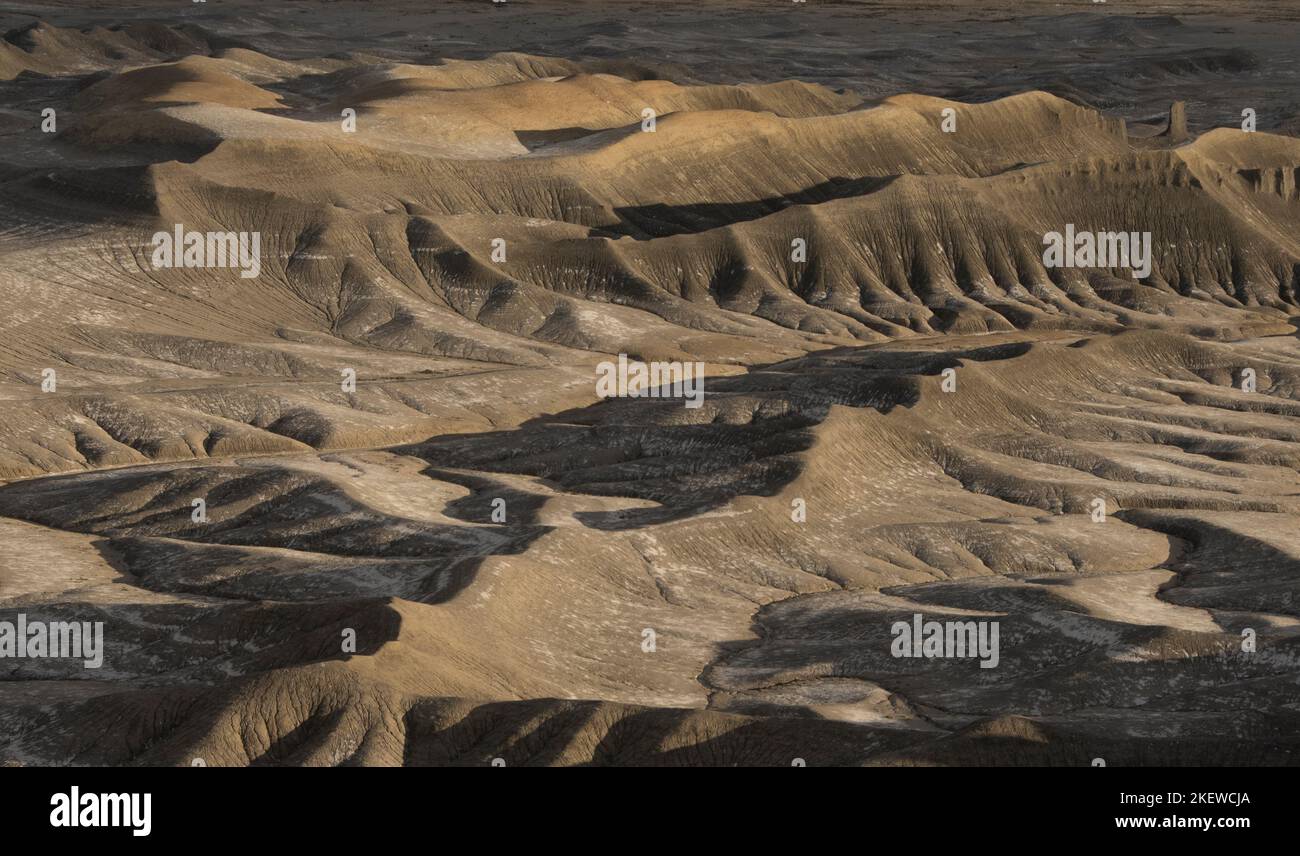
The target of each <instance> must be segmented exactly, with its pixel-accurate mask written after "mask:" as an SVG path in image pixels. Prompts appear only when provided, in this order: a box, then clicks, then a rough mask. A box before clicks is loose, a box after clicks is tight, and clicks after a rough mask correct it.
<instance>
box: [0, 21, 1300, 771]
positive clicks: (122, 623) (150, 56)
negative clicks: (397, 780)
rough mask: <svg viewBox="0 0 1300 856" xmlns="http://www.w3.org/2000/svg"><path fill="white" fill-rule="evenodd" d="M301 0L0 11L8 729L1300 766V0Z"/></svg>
mask: <svg viewBox="0 0 1300 856" xmlns="http://www.w3.org/2000/svg"><path fill="white" fill-rule="evenodd" d="M169 5H170V6H173V7H174V6H175V4H169ZM207 5H215V4H207ZM291 5H293V6H294V7H295V8H294V9H292V10H284V11H277V12H273V11H271V10H268V9H266V8H262V9H260V10H258V9H254V8H247V7H245V11H247V13H248V14H238V15H237V14H236V13H237V12H238V11H239V9H232V8H225V9H220V8H218V9H213V10H206V9H180V10H178V9H175V8H171V9H169V10H162V11H160V10H159V9H156V8H151V7H150V4H140V5H139V6H126V7H124V8H123V9H122V10H118V11H116V12H109V11H105V10H88V9H85V8H81V7H80V6H79V5H77V6H65V5H63V4H57V3H47V4H29V5H28V6H27V7H23V6H21V5H20V7H19V8H18V10H17V11H16V12H5V13H4V14H3V15H0V22H3V23H4V24H5V25H6V26H12V27H13V29H11V30H10V31H9V32H8V34H7V35H6V36H5V37H4V40H3V41H0V305H3V312H2V313H0V479H2V480H3V482H0V620H13V617H14V616H15V615H16V614H18V613H23V614H25V615H26V616H27V617H28V618H29V619H33V620H35V619H40V620H43V621H56V620H67V621H85V622H96V621H100V622H103V625H104V640H105V650H104V662H103V665H102V666H101V667H100V668H98V669H86V668H84V667H83V665H82V663H81V661H80V660H75V659H60V658H41V659H38V658H27V659H20V658H9V659H0V763H8V764H22V765H31V764H54V765H63V764H180V765H188V764H190V763H192V762H193V759H196V758H202V759H203V760H204V762H205V763H207V764H209V765H248V764H294V765H296V764H415V765H432V764H456V765H486V764H490V763H492V761H493V759H496V758H500V759H504V761H505V763H506V764H507V765H510V766H518V765H530V764H559V765H569V764H611V765H628V764H682V765H688V764H707V765H729V764H774V765H780V766H789V765H790V764H791V763H794V760H795V759H804V761H805V762H806V763H807V764H809V765H830V764H853V765H860V764H1067V765H1083V766H1086V765H1088V764H1090V763H1092V761H1093V759H1095V758H1102V759H1105V761H1106V763H1107V764H1110V765H1132V764H1152V763H1172V764H1295V763H1300V598H1297V594H1296V592H1297V590H1298V589H1300V529H1298V527H1297V524H1300V347H1298V346H1297V326H1296V324H1295V323H1294V320H1295V316H1297V315H1300V309H1298V308H1297V304H1298V301H1300V296H1298V295H1297V288H1298V287H1300V190H1298V189H1297V179H1298V177H1300V139H1297V138H1296V137H1295V136H1294V135H1293V132H1294V131H1295V129H1296V127H1297V116H1298V115H1300V105H1298V104H1297V101H1296V98H1295V93H1296V92H1297V91H1300V90H1297V88H1296V82H1297V70H1296V63H1295V58H1294V52H1293V51H1292V53H1291V56H1290V58H1289V59H1288V58H1287V55H1286V52H1285V50H1283V49H1282V46H1284V45H1286V44H1290V45H1291V46H1292V48H1293V47H1294V44H1295V39H1296V37H1297V31H1298V30H1300V15H1296V14H1294V13H1293V12H1288V11H1287V9H1288V8H1289V4H1268V5H1265V4H1260V5H1259V6H1258V7H1255V6H1252V5H1248V4H1247V5H1243V6H1242V7H1241V8H1240V11H1239V12H1238V13H1237V15H1238V17H1236V18H1235V19H1233V20H1224V19H1220V18H1215V17H1211V15H1210V14H1209V13H1211V12H1213V11H1214V10H1213V9H1210V8H1202V7H1203V6H1205V5H1206V4H1200V5H1198V4H1195V3H1192V4H1138V3H1131V4H1124V3H1117V2H1112V3H1111V4H1110V8H1108V9H1107V10H1105V11H1100V10H1097V9H1092V8H1088V4H1079V8H1078V9H1077V10H1067V11H1062V10H1061V9H1060V8H1055V9H1048V8H1044V9H1043V10H1041V11H1034V10H1029V11H1028V12H1026V11H1024V10H1022V11H1021V12H1019V13H1016V12H1013V11H1012V10H1009V9H1008V10H1003V11H1001V12H999V13H998V14H996V15H992V16H990V15H989V14H987V10H983V9H973V8H970V7H968V6H966V5H963V4H960V3H958V4H942V3H938V4H934V5H935V8H934V9H928V10H925V11H923V12H915V11H912V12H909V11H908V10H906V9H900V8H898V7H899V6H900V5H905V4H889V3H884V4H873V3H863V4H845V5H839V6H829V5H828V6H816V5H815V4H809V5H808V8H801V9H797V10H790V9H787V8H785V6H783V5H779V6H778V5H764V4H745V5H740V4H735V5H733V6H730V7H726V8H722V7H718V8H717V9H716V10H715V11H716V14H717V15H718V16H720V17H719V20H722V21H725V22H726V23H727V26H726V27H720V28H719V29H718V30H717V31H716V32H714V31H710V30H708V29H707V28H706V27H705V26H704V24H703V23H702V22H703V21H704V20H705V19H706V18H707V14H706V13H708V12H709V9H710V8H712V7H710V4H696V5H695V6H693V7H691V8H687V7H677V6H667V7H666V8H665V10H664V11H663V12H662V14H660V13H658V12H656V4H604V5H593V4H585V3H569V4H565V3H554V4H531V5H529V4H512V6H511V8H509V9H494V8H492V7H491V5H490V4H488V3H486V2H484V3H481V4H468V3H467V4H447V5H448V6H449V7H452V8H448V9H442V10H439V11H437V12H433V11H427V10H423V9H415V8H414V7H412V8H411V9H410V10H409V13H410V17H409V18H406V19H399V18H397V17H396V16H397V14H398V11H401V10H402V9H405V8H406V7H404V6H403V4H401V3H395V4H390V5H391V6H392V7H393V8H392V9H388V10H385V9H381V8H378V7H380V6H382V5H383V4H373V6H372V5H369V4H313V3H304V4H291ZM1031 5H1032V4H1031ZM1211 5H1212V4H1211ZM234 6H238V4H234ZM262 6H263V7H265V4H262ZM1173 6H1177V7H1178V8H1171V7H1173ZM394 10H397V11H394ZM1030 12H1033V13H1032V14H1030ZM105 15H115V17H112V18H105V17H104V16H105ZM818 15H821V16H822V17H818ZM493 16H496V17H493ZM38 19H39V20H38ZM398 27H400V32H399V31H397V28H398ZM1034 33H1037V34H1038V36H1039V38H1034V37H1033V34H1034ZM1052 33H1060V34H1063V35H1061V37H1060V41H1059V42H1058V43H1057V45H1056V48H1055V49H1051V50H1049V47H1050V46H1049V45H1044V44H1043V42H1042V39H1044V38H1047V37H1048V35H1049V34H1052ZM1049 53H1050V54H1051V56H1048V54H1049ZM922 93H924V94H922ZM1175 100H1178V101H1181V102H1185V103H1186V107H1185V109H1186V124H1187V127H1186V128H1184V127H1183V122H1182V121H1181V119H1182V116H1183V115H1184V114H1183V109H1184V108H1181V107H1180V108H1178V109H1175V110H1174V111H1173V114H1172V115H1173V121H1170V106H1171V102H1173V101H1175ZM47 108H52V109H53V110H54V114H53V115H54V116H55V120H56V122H55V128H54V129H52V130H48V131H47V130H42V116H43V114H42V111H43V110H45V109H47ZM647 108H649V109H651V110H653V111H654V117H655V121H654V126H653V127H654V130H653V132H649V131H648V130H646V124H645V121H646V120H645V115H646V114H645V113H644V111H645V110H646V109H647ZM1246 108H1250V109H1251V110H1253V111H1255V113H1256V114H1257V117H1258V120H1257V121H1258V127H1257V130H1256V131H1255V132H1253V133H1249V132H1246V131H1243V130H1242V129H1241V121H1242V118H1241V113H1242V110H1244V109H1246ZM948 110H950V111H951V113H945V111H948ZM345 111H354V115H355V130H352V129H349V128H348V127H347V120H346V114H345ZM945 115H950V116H953V117H955V123H956V125H955V130H953V131H952V132H945V131H944V130H943V129H942V122H943V118H944V117H945ZM177 224H181V225H183V227H184V228H185V229H187V230H197V231H200V232H207V231H233V232H246V233H253V232H256V233H257V234H259V235H260V248H261V261H260V271H259V275H258V276H256V277H251V278H244V277H241V276H240V272H239V271H238V270H236V269H230V268H216V269H214V268H180V267H176V268H159V267H158V266H156V265H155V264H153V257H152V253H153V245H152V244H151V236H152V235H153V234H154V233H155V232H157V231H159V230H164V231H170V230H172V229H173V227H174V226H175V225H177ZM1066 224H1074V225H1075V226H1077V227H1078V229H1080V230H1091V231H1111V230H1113V231H1132V232H1138V233H1142V232H1149V233H1150V235H1151V246H1152V257H1151V271H1150V275H1149V276H1146V277H1143V278H1135V277H1134V275H1133V273H1132V271H1131V270H1129V269H1127V268H1122V267H1112V268H1104V269H1103V268H1061V267H1046V266H1045V265H1044V263H1043V236H1044V235H1045V234H1047V233H1050V232H1052V231H1059V230H1063V229H1064V228H1065V226H1066ZM796 239H797V240H801V241H802V242H803V244H804V246H805V248H806V256H805V257H804V258H802V259H800V260H795V259H793V258H792V255H793V254H792V242H794V241H796ZM497 248H503V252H501V253H498V252H495V250H496V249H497ZM620 353H622V354H627V355H629V357H631V358H632V359H634V360H644V361H661V360H663V361H699V362H703V363H704V364H705V365H706V370H707V379H706V381H705V400H704V404H703V406H702V407H700V408H698V409H695V408H687V407H684V406H683V403H682V402H681V401H680V400H674V399H671V398H663V399H648V398H615V399H607V400H600V399H598V398H597V395H596V387H595V377H596V371H597V364H598V363H600V362H601V361H605V360H613V359H617V355H619V354H620ZM51 369H52V370H53V377H55V378H57V383H56V384H55V386H54V388H53V389H50V390H48V391H47V390H46V389H45V388H44V387H43V381H44V380H45V379H46V378H47V376H48V375H47V374H46V370H51ZM348 369H351V370H352V371H354V372H355V376H356V385H355V389H350V388H347V387H345V385H344V384H343V383H342V382H341V377H342V376H343V375H342V373H343V372H344V371H345V370H348ZM195 499H202V500H203V501H204V504H205V512H206V520H202V521H201V520H196V519H195V514H194V507H193V503H194V500H195ZM498 500H503V501H504V503H500V502H497V501H498ZM1099 508H1100V510H1101V513H1099V512H1098V509H1099ZM497 509H504V520H502V519H501V515H500V514H494V511H496V510H497ZM917 613H922V614H924V615H925V616H926V617H927V618H933V619H937V620H948V619H953V620H968V619H970V620H976V619H977V620H982V621H996V622H998V624H999V626H1000V659H999V662H998V664H997V666H996V667H995V668H980V666H979V663H978V662H977V661H975V660H973V659H969V658H966V659H961V658H958V659H910V658H896V657H894V656H892V655H891V641H892V638H893V637H892V636H891V626H892V625H893V624H894V623H895V622H897V621H910V620H911V617H912V616H913V615H914V614H917ZM647 631H650V632H651V633H650V635H649V636H648V635H647ZM349 638H350V639H354V640H355V646H354V647H350V648H349V647H346V646H345V644H344V640H345V639H349ZM647 639H653V642H654V644H653V646H649V645H648V644H647ZM1246 639H1250V640H1251V644H1250V645H1243V642H1244V641H1245V640H1246ZM648 647H652V648H653V650H647V648H648Z"/></svg>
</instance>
